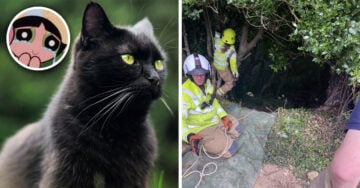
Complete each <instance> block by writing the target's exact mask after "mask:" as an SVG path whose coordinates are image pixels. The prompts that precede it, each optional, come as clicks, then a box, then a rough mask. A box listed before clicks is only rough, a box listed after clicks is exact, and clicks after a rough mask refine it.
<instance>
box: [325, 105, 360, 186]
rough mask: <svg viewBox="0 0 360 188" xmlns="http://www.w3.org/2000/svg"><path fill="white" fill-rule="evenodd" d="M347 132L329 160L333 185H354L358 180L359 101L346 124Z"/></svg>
mask: <svg viewBox="0 0 360 188" xmlns="http://www.w3.org/2000/svg"><path fill="white" fill-rule="evenodd" d="M346 130H347V133H346V135H345V138H344V140H343V142H342V143H341V145H340V147H339V148H338V149H337V151H336V153H335V156H334V159H333V161H332V162H331V165H330V170H329V175H330V180H331V184H332V186H333V187H339V188H342V187H344V188H345V187H356V186H357V185H358V184H359V181H360V149H358V148H359V146H360V101H359V102H358V103H357V105H356V106H355V109H354V110H353V112H352V113H351V116H350V119H349V120H348V122H347V124H346Z"/></svg>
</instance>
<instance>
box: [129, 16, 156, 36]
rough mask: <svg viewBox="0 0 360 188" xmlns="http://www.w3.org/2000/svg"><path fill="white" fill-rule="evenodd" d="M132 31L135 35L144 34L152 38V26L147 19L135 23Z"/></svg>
mask: <svg viewBox="0 0 360 188" xmlns="http://www.w3.org/2000/svg"><path fill="white" fill-rule="evenodd" d="M133 30H134V31H135V32H137V33H144V34H146V35H148V36H151V37H152V36H154V29H153V26H152V24H151V22H150V21H149V19H148V18H146V17H145V18H144V19H142V20H140V21H139V22H137V23H136V24H135V25H134V26H133Z"/></svg>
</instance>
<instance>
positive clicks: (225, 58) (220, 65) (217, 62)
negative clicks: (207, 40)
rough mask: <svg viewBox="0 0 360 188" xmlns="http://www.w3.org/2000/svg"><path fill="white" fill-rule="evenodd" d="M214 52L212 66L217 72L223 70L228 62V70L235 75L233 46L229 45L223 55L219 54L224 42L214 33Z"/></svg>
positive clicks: (218, 34)
mask: <svg viewBox="0 0 360 188" xmlns="http://www.w3.org/2000/svg"><path fill="white" fill-rule="evenodd" d="M214 40H215V41H214V42H215V51H214V66H215V68H216V69H217V70H225V69H226V67H228V66H229V63H228V62H230V70H231V72H232V73H233V74H234V73H235V72H236V73H237V72H238V70H237V65H236V51H235V47H234V45H231V46H230V48H229V49H228V50H227V51H225V52H224V53H223V52H221V48H223V46H224V42H223V41H222V40H221V38H220V33H219V32H216V33H215V38H214Z"/></svg>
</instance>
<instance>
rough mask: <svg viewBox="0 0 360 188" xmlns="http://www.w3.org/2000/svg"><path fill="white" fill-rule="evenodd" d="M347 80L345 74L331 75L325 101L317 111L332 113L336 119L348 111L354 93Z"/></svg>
mask: <svg viewBox="0 0 360 188" xmlns="http://www.w3.org/2000/svg"><path fill="white" fill-rule="evenodd" d="M348 79H349V76H348V75H347V74H340V75H338V74H336V73H332V74H331V78H330V81H329V86H328V88H327V90H326V95H327V96H326V97H327V98H326V101H325V102H324V104H323V105H322V106H320V107H319V109H318V110H322V111H334V112H335V113H336V114H337V115H338V118H340V117H342V115H343V113H344V112H346V111H347V110H349V104H350V103H351V102H352V101H353V100H354V93H353V92H352V88H351V87H350V86H349V80H348Z"/></svg>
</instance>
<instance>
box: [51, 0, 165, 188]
mask: <svg viewBox="0 0 360 188" xmlns="http://www.w3.org/2000/svg"><path fill="white" fill-rule="evenodd" d="M74 52H75V54H74V55H75V64H74V74H73V75H71V80H73V82H71V85H69V86H67V87H68V89H65V91H67V93H66V94H65V95H63V96H64V97H63V98H61V101H62V102H61V103H60V104H61V105H62V106H59V107H58V110H57V111H56V114H55V115H54V118H53V122H52V136H53V140H54V143H53V144H54V149H55V150H57V151H59V158H58V159H59V164H58V166H57V170H56V176H58V177H61V178H59V179H58V182H56V184H57V185H61V187H92V186H93V183H94V179H93V178H94V176H95V174H101V175H102V176H103V177H104V178H105V183H106V187H146V186H147V185H146V184H147V178H148V176H149V173H150V169H151V167H152V166H153V162H154V159H155V152H156V145H155V138H154V135H153V133H152V132H151V131H150V130H149V125H148V123H147V122H146V119H147V113H148V110H149V106H150V104H151V102H152V101H153V100H154V99H156V98H158V97H159V96H160V95H161V85H162V82H163V78H164V72H163V71H161V72H157V74H155V75H154V71H155V69H154V65H153V64H154V62H155V60H158V59H161V60H162V59H164V57H163V56H162V54H161V52H160V51H159V49H158V48H157V47H156V46H155V44H153V43H152V41H151V39H149V38H147V36H146V35H144V34H141V35H135V34H133V33H131V32H130V31H129V30H126V29H119V28H116V27H114V26H113V25H111V24H110V22H109V21H108V18H107V17H106V15H105V13H104V11H103V10H102V8H101V7H100V6H99V5H98V4H95V3H90V4H89V5H88V6H87V8H86V10H85V13H84V19H83V29H82V34H81V36H80V40H79V41H78V42H77V43H76V47H75V51H74ZM122 54H133V55H134V57H135V59H136V63H135V64H133V65H128V64H126V63H124V62H122V59H121V55H122ZM158 82H160V83H158ZM124 88H129V91H131V95H132V96H133V97H134V98H133V99H131V100H130V99H129V101H128V103H127V102H126V100H125V99H124V101H125V102H122V103H121V104H119V106H117V107H116V109H115V107H114V108H105V106H106V105H108V104H110V103H111V102H112V101H113V100H121V99H116V98H119V95H120V96H121V95H123V93H121V94H119V95H114V96H111V95H112V94H113V93H114V92H116V91H120V90H121V89H124ZM111 90H114V92H110V93H107V94H106V95H104V93H106V92H108V91H111ZM109 96H111V97H109ZM107 97H108V98H107ZM128 97H130V96H128ZM104 98H106V99H104ZM99 101H101V102H99ZM99 112H101V114H103V115H101V116H99V115H97V114H98V113H99ZM97 116H98V117H97ZM50 152H51V151H50Z"/></svg>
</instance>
